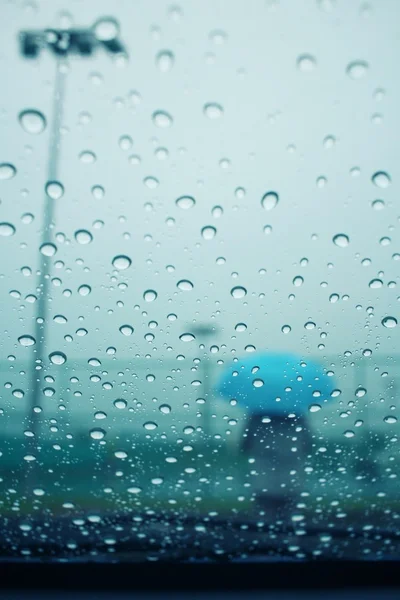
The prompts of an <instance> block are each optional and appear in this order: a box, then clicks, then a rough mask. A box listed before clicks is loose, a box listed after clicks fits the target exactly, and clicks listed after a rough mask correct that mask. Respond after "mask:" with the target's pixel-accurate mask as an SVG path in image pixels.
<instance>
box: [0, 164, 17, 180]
mask: <svg viewBox="0 0 400 600" xmlns="http://www.w3.org/2000/svg"><path fill="white" fill-rule="evenodd" d="M16 172H17V169H16V168H15V167H14V165H11V164H10V163H1V164H0V179H12V178H13V177H14V176H15V174H16Z"/></svg>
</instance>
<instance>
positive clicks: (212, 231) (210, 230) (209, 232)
mask: <svg viewBox="0 0 400 600" xmlns="http://www.w3.org/2000/svg"><path fill="white" fill-rule="evenodd" d="M216 233H217V230H216V228H215V227H213V226H212V225H206V227H203V229H202V230H201V235H202V236H203V238H204V239H205V240H212V239H213V237H215V235H216Z"/></svg>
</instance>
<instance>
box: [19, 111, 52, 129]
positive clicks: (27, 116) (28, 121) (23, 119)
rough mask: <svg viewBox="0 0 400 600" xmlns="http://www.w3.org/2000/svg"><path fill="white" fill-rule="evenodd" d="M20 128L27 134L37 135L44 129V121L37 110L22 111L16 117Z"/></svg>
mask: <svg viewBox="0 0 400 600" xmlns="http://www.w3.org/2000/svg"><path fill="white" fill-rule="evenodd" d="M18 119H19V122H20V124H21V127H22V129H23V130H24V131H26V132H27V133H32V134H38V133H42V131H44V130H45V129H46V119H45V117H44V115H43V114H42V113H41V112H39V111H38V110H34V109H29V110H23V111H22V112H20V113H19V116H18Z"/></svg>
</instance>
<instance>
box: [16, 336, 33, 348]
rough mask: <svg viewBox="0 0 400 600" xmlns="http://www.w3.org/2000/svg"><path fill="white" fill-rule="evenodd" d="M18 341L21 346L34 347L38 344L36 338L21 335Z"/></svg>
mask: <svg viewBox="0 0 400 600" xmlns="http://www.w3.org/2000/svg"><path fill="white" fill-rule="evenodd" d="M18 341H19V343H20V344H21V346H33V345H34V344H36V340H35V338H34V337H32V336H31V335H21V336H20V337H19V338H18Z"/></svg>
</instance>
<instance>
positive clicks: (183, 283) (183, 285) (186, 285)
mask: <svg viewBox="0 0 400 600" xmlns="http://www.w3.org/2000/svg"><path fill="white" fill-rule="evenodd" d="M176 287H177V288H179V289H180V290H182V291H183V292H190V290H192V289H193V283H192V282H191V281H189V280H188V279H181V280H180V281H178V283H177V284H176Z"/></svg>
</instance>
